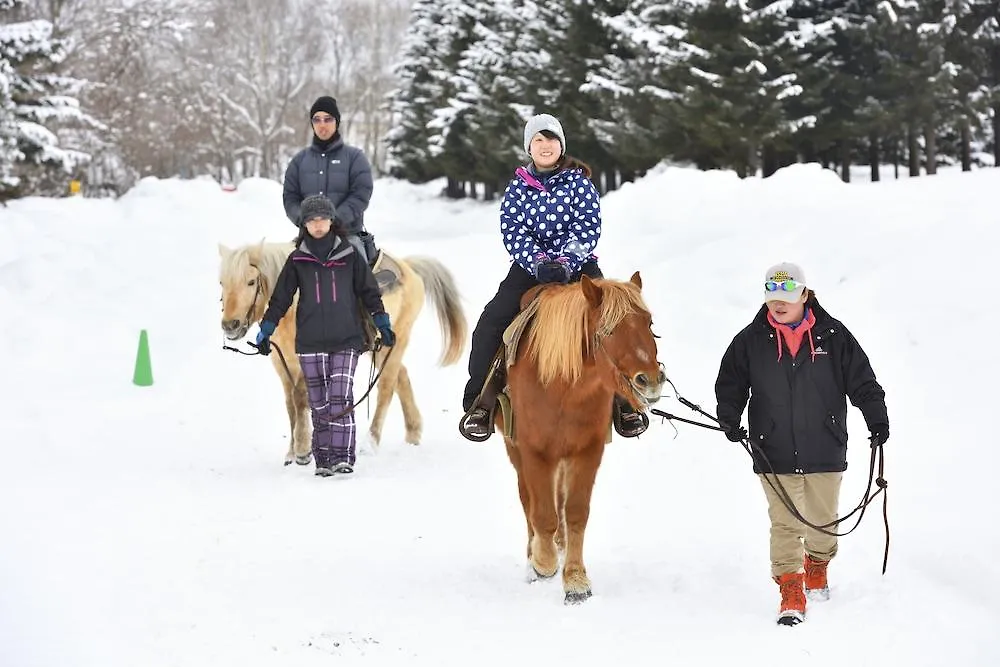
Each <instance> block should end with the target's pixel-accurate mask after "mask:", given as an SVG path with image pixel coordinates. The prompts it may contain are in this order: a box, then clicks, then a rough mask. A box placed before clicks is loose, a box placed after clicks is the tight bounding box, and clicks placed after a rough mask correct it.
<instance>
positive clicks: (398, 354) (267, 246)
mask: <svg viewBox="0 0 1000 667" xmlns="http://www.w3.org/2000/svg"><path fill="white" fill-rule="evenodd" d="M294 247H295V246H294V243H291V242H289V243H265V242H264V241H261V242H260V243H258V244H252V245H245V246H241V247H238V248H235V249H230V248H227V247H225V246H223V245H222V244H220V245H219V255H220V256H221V258H222V261H221V266H220V272H219V282H220V284H221V285H222V302H223V308H222V331H223V333H224V334H225V336H226V338H228V339H229V340H239V339H240V338H243V337H244V336H245V335H246V333H247V331H248V330H249V328H250V324H251V323H252V322H257V321H259V320H260V318H261V317H263V316H264V311H265V310H266V309H267V303H268V301H269V300H270V298H271V293H272V290H273V288H274V284H275V282H276V280H277V278H278V274H279V273H280V272H281V268H282V266H284V264H285V260H286V259H287V258H288V255H289V254H290V253H291V252H292V250H293V249H294ZM386 258H388V262H387V263H390V264H394V265H395V266H396V267H398V270H397V271H395V273H396V274H398V279H397V280H395V281H394V283H393V284H392V285H390V286H388V287H384V288H383V294H382V302H383V304H384V305H385V308H386V311H387V312H388V313H389V318H390V320H391V321H392V329H393V332H395V334H396V344H395V346H394V347H393V348H381V349H380V350H379V351H378V353H377V354H376V355H375V356H376V358H375V359H374V360H373V362H374V363H375V364H377V367H378V368H381V369H382V374H381V376H380V377H379V381H378V400H377V403H376V407H375V415H374V417H372V422H371V426H370V430H369V432H370V434H371V437H372V441H373V444H374V445H375V446H378V444H379V441H380V439H381V435H382V424H383V422H384V421H385V415H386V409H387V408H388V406H389V401H391V400H392V396H393V393H395V394H397V395H398V396H399V402H400V405H401V406H402V408H403V420H404V423H405V425H406V442H408V443H410V444H414V445H416V444H419V442H420V436H421V432H422V430H423V421H422V418H421V416H420V410H419V409H418V408H417V404H416V400H415V399H414V396H413V388H412V386H411V384H410V376H409V374H408V373H407V370H406V366H404V365H403V355H404V354H405V352H406V348H407V346H408V345H409V343H410V333H411V330H412V329H413V324H414V322H416V320H417V316H418V315H419V314H420V312H421V310H422V308H423V304H424V300H425V298H427V297H429V298H430V300H431V302H432V303H433V304H434V305H435V307H436V310H437V315H438V320H439V322H440V325H441V334H442V351H441V358H440V360H439V364H440V365H441V366H449V365H452V364H454V363H455V362H457V361H458V360H459V358H460V357H461V356H462V352H463V349H464V347H465V337H466V331H467V329H468V324H467V322H466V319H465V314H464V312H463V310H462V305H461V302H460V300H459V294H458V290H457V289H456V287H455V280H454V278H453V276H452V275H451V273H450V272H449V271H448V269H447V268H445V266H444V265H443V264H441V263H440V262H438V261H437V260H435V259H431V258H429V257H408V258H406V259H405V260H403V259H397V258H395V257H391V256H389V255H388V253H386V252H385V251H382V256H381V259H380V262H381V261H382V260H384V259H386ZM297 306H298V295H296V297H295V299H294V300H293V301H292V307H291V308H289V310H288V312H287V313H286V314H285V316H284V317H282V318H281V321H280V322H278V326H277V328H276V329H275V332H274V334H273V335H272V336H271V340H272V341H274V342H275V343H277V346H278V347H279V348H280V349H281V351H282V352H283V353H284V357H285V360H286V361H287V363H288V371H289V372H286V371H285V368H284V366H283V365H282V364H281V360H280V358H276V357H278V355H271V363H272V365H273V366H274V369H275V372H277V374H278V377H280V378H281V384H282V386H283V387H284V390H285V407H286V409H287V410H288V421H289V424H290V426H291V443H290V444H289V447H288V453H287V454H286V455H285V465H288V464H289V463H291V462H292V461H293V460H294V461H295V462H296V463H298V464H300V465H308V464H309V462H310V461H311V459H312V418H311V415H310V411H309V400H308V397H307V395H306V386H305V380H304V379H303V376H302V369H301V368H300V366H299V360H298V357H297V355H296V354H295V313H296V308H297ZM390 349H391V350H393V352H392V355H391V356H389V358H388V362H386V356H387V355H388V353H389V350H390ZM289 374H290V375H291V378H289ZM357 393H359V394H360V393H361V392H357Z"/></svg>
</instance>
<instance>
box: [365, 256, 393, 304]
mask: <svg viewBox="0 0 1000 667" xmlns="http://www.w3.org/2000/svg"><path fill="white" fill-rule="evenodd" d="M374 257H375V259H374V260H372V261H371V262H369V264H370V265H371V268H372V273H374V274H375V282H376V283H378V289H379V291H380V292H381V293H382V294H386V293H388V292H391V291H392V290H394V289H396V288H397V287H399V277H400V268H399V264H398V263H397V262H396V260H394V259H393V258H392V257H389V256H388V255H386V254H385V253H384V252H383V251H381V250H379V251H377V252H376V253H375V255H374Z"/></svg>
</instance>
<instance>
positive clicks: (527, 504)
mask: <svg viewBox="0 0 1000 667" xmlns="http://www.w3.org/2000/svg"><path fill="white" fill-rule="evenodd" d="M504 441H505V442H506V444H507V458H508V459H510V463H511V465H512V466H514V472H515V473H517V494H518V495H519V496H520V497H521V507H522V508H523V509H524V520H525V522H526V523H527V524H528V550H527V554H526V555H527V557H528V560H529V561H530V560H531V538H532V537H534V535H535V531H534V530H532V528H531V498H530V496H529V495H528V486H527V484H525V482H524V471H523V469H522V465H521V453H520V452H519V451H518V450H517V447H515V446H514V443H512V442H511V441H510V440H509V439H508V438H504Z"/></svg>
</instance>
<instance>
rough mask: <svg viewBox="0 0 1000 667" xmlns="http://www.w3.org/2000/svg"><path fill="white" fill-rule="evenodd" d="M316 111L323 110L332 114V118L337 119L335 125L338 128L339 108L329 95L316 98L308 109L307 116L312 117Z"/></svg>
mask: <svg viewBox="0 0 1000 667" xmlns="http://www.w3.org/2000/svg"><path fill="white" fill-rule="evenodd" d="M317 111H325V112H326V113H328V114H330V115H331V116H333V119H334V120H336V121H337V127H338V129H339V127H340V109H338V108H337V100H335V99H333V98H332V97H330V96H329V95H324V96H323V97H319V98H316V101H315V102H313V105H312V107H311V108H310V109H309V117H310V118H312V117H313V116H315V115H316V112H317Z"/></svg>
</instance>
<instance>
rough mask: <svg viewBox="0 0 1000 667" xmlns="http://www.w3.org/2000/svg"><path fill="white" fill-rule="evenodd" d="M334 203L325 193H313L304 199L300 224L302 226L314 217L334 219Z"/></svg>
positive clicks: (300, 211)
mask: <svg viewBox="0 0 1000 667" xmlns="http://www.w3.org/2000/svg"><path fill="white" fill-rule="evenodd" d="M335 213H336V211H334V208H333V203H332V202H331V201H330V200H329V199H327V198H326V197H324V196H323V195H312V196H310V197H306V198H305V199H303V200H302V206H301V208H299V226H302V225H304V224H306V223H307V222H309V221H310V220H312V219H313V218H329V219H330V220H333V216H334V215H335Z"/></svg>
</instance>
